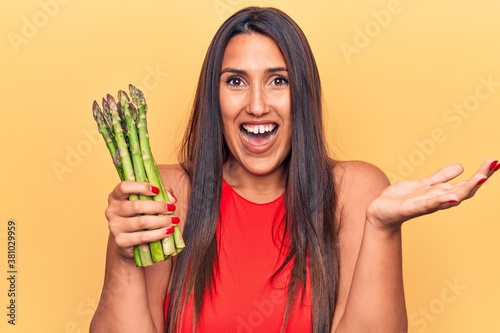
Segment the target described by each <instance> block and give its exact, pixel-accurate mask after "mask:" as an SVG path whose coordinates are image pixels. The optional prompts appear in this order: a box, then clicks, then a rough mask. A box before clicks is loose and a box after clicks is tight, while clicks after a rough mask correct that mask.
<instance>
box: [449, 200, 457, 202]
mask: <svg viewBox="0 0 500 333" xmlns="http://www.w3.org/2000/svg"><path fill="white" fill-rule="evenodd" d="M457 202H458V200H450V201H448V203H457Z"/></svg>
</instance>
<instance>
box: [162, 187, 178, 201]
mask: <svg viewBox="0 0 500 333" xmlns="http://www.w3.org/2000/svg"><path fill="white" fill-rule="evenodd" d="M165 191H166V192H167V196H168V199H169V201H170V202H171V203H174V204H175V203H177V198H176V196H175V195H174V191H172V189H171V188H170V187H165Z"/></svg>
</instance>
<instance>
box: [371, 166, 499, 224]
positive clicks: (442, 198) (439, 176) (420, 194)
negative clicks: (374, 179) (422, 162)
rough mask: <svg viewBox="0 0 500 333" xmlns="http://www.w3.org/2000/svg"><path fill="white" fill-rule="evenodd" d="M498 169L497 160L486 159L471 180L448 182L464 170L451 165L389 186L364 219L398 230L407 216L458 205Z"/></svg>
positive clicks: (374, 202)
mask: <svg viewBox="0 0 500 333" xmlns="http://www.w3.org/2000/svg"><path fill="white" fill-rule="evenodd" d="M498 168H500V163H498V161H496V160H493V159H488V160H486V161H484V163H483V164H482V165H481V167H480V168H479V170H478V171H477V172H476V173H475V174H474V175H473V176H472V177H471V178H470V179H468V180H464V181H460V182H458V183H455V184H450V183H448V182H449V181H450V180H452V179H454V178H456V177H458V176H459V175H460V174H462V173H463V171H464V169H463V167H462V165H460V164H452V165H449V166H447V167H444V168H442V169H441V170H439V171H437V172H436V173H434V174H433V175H431V176H429V177H427V178H422V179H418V180H407V181H402V182H399V183H396V184H394V185H391V186H389V187H387V188H386V189H385V190H384V191H383V192H382V193H381V194H380V196H379V197H378V198H377V199H375V200H374V201H373V202H372V203H371V204H370V206H369V207H368V209H367V213H366V218H367V222H369V223H371V224H373V225H375V226H377V227H381V228H387V229H389V230H391V229H394V230H397V229H398V228H400V227H401V224H402V223H403V222H405V221H407V220H409V219H412V218H415V217H417V216H421V215H426V214H430V213H433V212H435V211H438V210H441V209H447V208H450V207H453V206H457V205H459V204H460V203H461V202H462V201H464V200H466V199H469V198H471V197H472V196H474V194H475V193H476V191H477V190H478V189H479V187H480V186H481V185H482V184H483V183H484V182H485V181H486V180H487V179H488V178H489V177H490V176H491V175H492V174H493V173H494V172H495V171H496V170H498Z"/></svg>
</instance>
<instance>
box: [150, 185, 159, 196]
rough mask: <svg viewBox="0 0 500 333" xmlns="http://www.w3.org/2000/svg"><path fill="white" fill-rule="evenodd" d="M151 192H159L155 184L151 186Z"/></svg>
mask: <svg viewBox="0 0 500 333" xmlns="http://www.w3.org/2000/svg"><path fill="white" fill-rule="evenodd" d="M151 192H153V193H154V194H158V193H160V189H159V188H158V187H156V186H151Z"/></svg>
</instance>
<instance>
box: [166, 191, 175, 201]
mask: <svg viewBox="0 0 500 333" xmlns="http://www.w3.org/2000/svg"><path fill="white" fill-rule="evenodd" d="M168 193H169V194H170V195H171V196H172V198H174V200H175V202H177V197H176V196H175V195H174V194H173V193H170V192H168Z"/></svg>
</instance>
